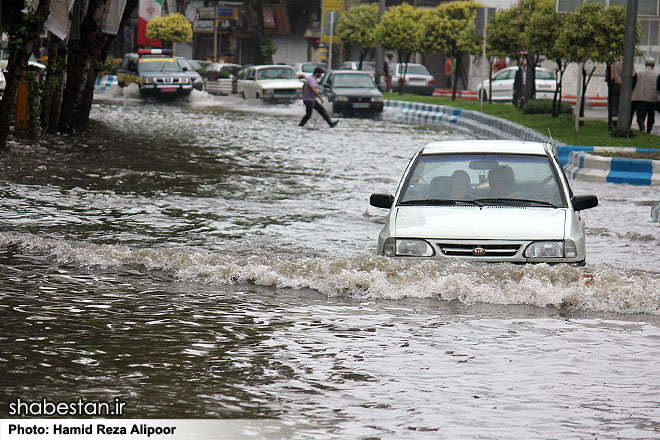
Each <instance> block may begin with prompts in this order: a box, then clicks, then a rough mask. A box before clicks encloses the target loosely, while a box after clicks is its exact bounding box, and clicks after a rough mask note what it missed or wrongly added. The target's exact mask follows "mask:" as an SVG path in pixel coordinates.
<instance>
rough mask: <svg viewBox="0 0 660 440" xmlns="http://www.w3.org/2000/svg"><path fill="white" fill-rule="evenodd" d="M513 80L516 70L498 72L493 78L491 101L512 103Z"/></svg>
mask: <svg viewBox="0 0 660 440" xmlns="http://www.w3.org/2000/svg"><path fill="white" fill-rule="evenodd" d="M515 78H516V69H506V70H503V71H501V72H498V73H497V74H496V75H495V76H494V77H493V99H496V100H500V101H512V100H513V82H514V80H515ZM486 93H487V92H486Z"/></svg>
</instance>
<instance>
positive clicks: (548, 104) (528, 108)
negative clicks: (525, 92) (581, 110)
mask: <svg viewBox="0 0 660 440" xmlns="http://www.w3.org/2000/svg"><path fill="white" fill-rule="evenodd" d="M521 110H522V112H523V113H526V114H528V115H531V114H552V101H550V100H547V99H532V100H531V101H527V102H526V103H524V104H523V106H522V109H521ZM559 113H573V107H571V105H570V104H567V103H565V102H562V103H561V110H560V112H559Z"/></svg>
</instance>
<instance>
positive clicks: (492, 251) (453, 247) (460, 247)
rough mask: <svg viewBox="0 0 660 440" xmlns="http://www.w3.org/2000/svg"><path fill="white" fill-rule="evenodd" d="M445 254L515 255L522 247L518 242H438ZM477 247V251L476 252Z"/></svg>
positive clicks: (463, 255)
mask: <svg viewBox="0 0 660 440" xmlns="http://www.w3.org/2000/svg"><path fill="white" fill-rule="evenodd" d="M436 245H437V246H438V248H439V249H440V251H441V252H442V254H443V255H447V256H449V257H513V256H514V255H516V253H517V252H518V250H519V249H520V246H521V245H520V244H518V243H505V244H486V243H449V242H439V243H436ZM475 249H477V251H476V252H475Z"/></svg>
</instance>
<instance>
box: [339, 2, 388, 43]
mask: <svg viewBox="0 0 660 440" xmlns="http://www.w3.org/2000/svg"><path fill="white" fill-rule="evenodd" d="M377 24H378V4H376V3H370V4H365V5H359V6H356V7H354V8H350V9H348V10H347V11H346V12H344V13H343V14H341V16H340V17H339V21H338V22H337V36H339V38H341V40H342V41H343V42H345V43H350V44H355V45H357V46H360V47H361V48H363V49H371V48H374V47H376V46H377V45H378V43H377V40H376V35H375V30H376V25H377Z"/></svg>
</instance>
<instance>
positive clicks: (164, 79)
mask: <svg viewBox="0 0 660 440" xmlns="http://www.w3.org/2000/svg"><path fill="white" fill-rule="evenodd" d="M154 79H155V80H156V83H157V84H179V83H180V82H181V80H182V78H179V77H174V78H173V77H162V78H154Z"/></svg>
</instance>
